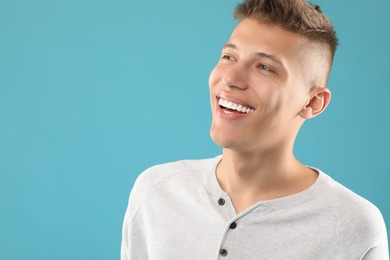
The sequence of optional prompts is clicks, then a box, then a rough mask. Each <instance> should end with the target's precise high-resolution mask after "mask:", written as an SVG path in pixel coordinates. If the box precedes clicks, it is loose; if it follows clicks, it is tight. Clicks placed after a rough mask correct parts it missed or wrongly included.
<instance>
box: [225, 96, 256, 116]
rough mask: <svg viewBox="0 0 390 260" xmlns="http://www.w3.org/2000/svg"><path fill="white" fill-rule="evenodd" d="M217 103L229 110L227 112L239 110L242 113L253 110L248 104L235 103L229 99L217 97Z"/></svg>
mask: <svg viewBox="0 0 390 260" xmlns="http://www.w3.org/2000/svg"><path fill="white" fill-rule="evenodd" d="M218 105H219V106H220V107H221V108H222V109H223V110H224V111H225V112H227V111H229V112H235V111H237V112H240V113H243V114H248V113H252V112H253V111H255V109H254V108H252V107H250V106H248V105H243V104H240V103H237V102H233V101H229V100H226V99H223V98H221V97H220V98H219V99H218Z"/></svg>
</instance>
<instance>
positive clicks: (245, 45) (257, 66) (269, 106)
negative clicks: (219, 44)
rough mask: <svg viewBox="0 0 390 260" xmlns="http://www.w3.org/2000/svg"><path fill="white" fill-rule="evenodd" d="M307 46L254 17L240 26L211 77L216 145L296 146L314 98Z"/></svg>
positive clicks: (247, 149)
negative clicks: (297, 137) (306, 109)
mask: <svg viewBox="0 0 390 260" xmlns="http://www.w3.org/2000/svg"><path fill="white" fill-rule="evenodd" d="M307 46H308V40H306V39H304V38H303V37H301V36H299V35H297V34H295V33H292V32H289V31H286V30H284V29H282V28H281V27H279V26H277V25H273V24H262V23H259V22H257V21H255V20H252V19H244V20H243V21H241V22H240V23H239V24H238V25H237V27H236V28H235V30H234V31H233V33H232V35H231V37H230V39H229V41H228V43H227V44H226V45H225V46H224V48H223V49H222V55H221V58H220V60H219V62H218V64H217V65H216V67H215V68H214V69H213V71H212V72H211V74H210V78H209V87H210V98H211V109H212V115H213V121H212V126H211V130H210V134H211V137H212V139H213V140H214V142H215V143H216V144H218V145H220V146H222V147H224V148H229V149H234V150H238V151H242V152H253V151H256V150H264V149H273V148H275V147H277V146H284V145H288V144H291V142H294V139H295V136H296V134H297V131H298V130H299V127H300V126H301V124H302V123H303V121H304V119H303V118H302V117H301V116H300V112H301V111H302V109H303V108H304V107H305V104H306V103H307V102H308V100H309V99H310V84H311V83H310V78H309V77H310V75H308V74H310V72H309V71H308V70H310V67H311V59H312V58H313V57H311V56H312V55H310V51H305V48H307ZM237 110H240V111H237Z"/></svg>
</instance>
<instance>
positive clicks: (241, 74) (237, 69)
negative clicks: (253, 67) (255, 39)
mask: <svg viewBox="0 0 390 260" xmlns="http://www.w3.org/2000/svg"><path fill="white" fill-rule="evenodd" d="M223 83H224V86H225V87H229V88H239V89H242V90H244V89H247V88H248V75H247V69H246V68H245V66H244V65H241V64H235V65H233V66H231V67H230V68H227V69H226V70H225V71H224V74H223Z"/></svg>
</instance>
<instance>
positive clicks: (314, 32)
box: [234, 0, 338, 64]
mask: <svg viewBox="0 0 390 260" xmlns="http://www.w3.org/2000/svg"><path fill="white" fill-rule="evenodd" d="M234 17H235V18H236V19H238V20H239V21H241V20H243V19H245V18H251V19H254V20H257V21H259V22H261V23H270V24H276V25H279V26H280V27H282V28H284V29H286V30H288V31H291V32H294V33H297V34H299V35H301V36H303V37H305V38H307V39H309V40H311V41H312V42H314V43H322V44H325V45H327V46H328V47H329V50H330V57H329V58H330V64H332V62H333V58H334V54H335V52H336V47H337V44H338V39H337V36H336V31H335V29H334V27H333V25H332V23H331V22H330V20H329V18H328V17H327V16H326V15H325V14H324V13H323V12H322V11H321V9H320V7H319V6H318V5H312V4H310V3H308V2H307V1H306V0H244V2H242V3H240V4H238V5H237V6H236V9H235V11H234Z"/></svg>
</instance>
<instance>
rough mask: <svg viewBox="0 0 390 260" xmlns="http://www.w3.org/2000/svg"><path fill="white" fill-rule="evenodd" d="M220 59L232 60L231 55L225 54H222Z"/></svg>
mask: <svg viewBox="0 0 390 260" xmlns="http://www.w3.org/2000/svg"><path fill="white" fill-rule="evenodd" d="M221 60H233V57H232V56H230V55H227V54H225V55H222V57H221Z"/></svg>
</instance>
